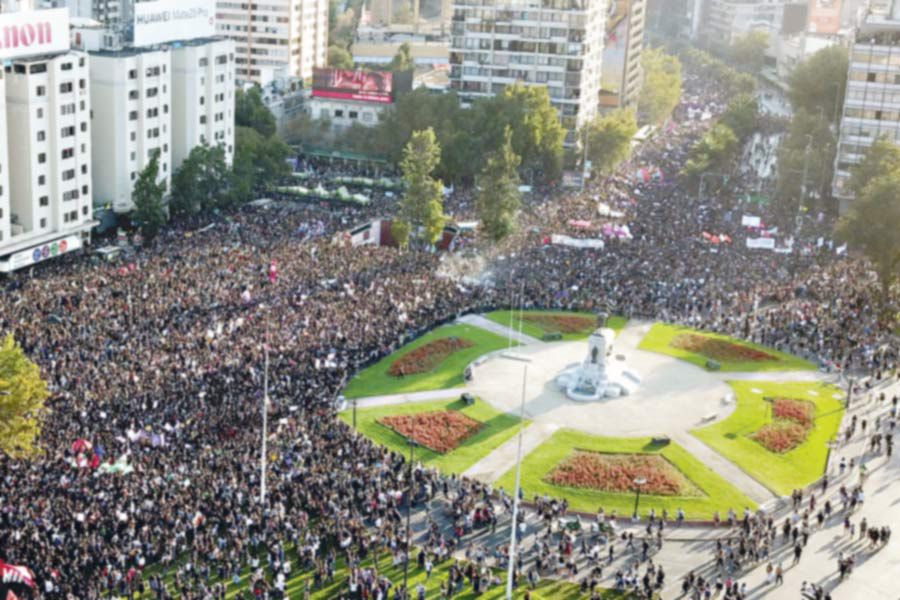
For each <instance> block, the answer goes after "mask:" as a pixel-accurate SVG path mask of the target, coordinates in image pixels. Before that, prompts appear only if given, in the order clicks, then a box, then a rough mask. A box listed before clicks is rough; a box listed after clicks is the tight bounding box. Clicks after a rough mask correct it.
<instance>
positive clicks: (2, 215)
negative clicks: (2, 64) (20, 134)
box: [0, 69, 10, 248]
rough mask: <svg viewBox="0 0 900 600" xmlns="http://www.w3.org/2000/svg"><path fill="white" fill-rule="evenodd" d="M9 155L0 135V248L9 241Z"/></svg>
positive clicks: (1, 92) (0, 91)
mask: <svg viewBox="0 0 900 600" xmlns="http://www.w3.org/2000/svg"><path fill="white" fill-rule="evenodd" d="M0 131H6V80H5V79H4V73H3V69H0ZM9 226H10V223H9V154H8V152H7V148H6V136H5V135H0V248H2V247H3V246H4V244H5V243H6V242H8V241H9V238H10V231H9Z"/></svg>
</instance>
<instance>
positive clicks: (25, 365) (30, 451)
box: [0, 334, 50, 458]
mask: <svg viewBox="0 0 900 600" xmlns="http://www.w3.org/2000/svg"><path fill="white" fill-rule="evenodd" d="M49 396H50V394H49V392H48V391H47V384H46V383H45V382H44V380H43V379H41V370H40V369H39V368H38V366H37V365H36V364H34V363H33V362H31V361H30V360H29V359H28V357H27V356H25V352H23V351H22V347H21V346H19V344H17V343H16V340H15V339H14V338H13V336H12V334H9V335H7V336H6V337H5V338H4V340H3V343H2V344H0V452H3V453H4V454H6V455H7V456H9V457H11V458H25V457H28V456H33V455H34V454H35V453H36V452H37V449H36V448H35V445H34V441H35V440H36V439H37V437H38V435H40V433H41V425H42V424H43V420H44V414H45V408H44V402H46V401H47V398H48V397H49Z"/></svg>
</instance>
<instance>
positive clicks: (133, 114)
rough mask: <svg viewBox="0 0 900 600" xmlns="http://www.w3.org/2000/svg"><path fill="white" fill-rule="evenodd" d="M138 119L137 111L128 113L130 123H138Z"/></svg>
mask: <svg viewBox="0 0 900 600" xmlns="http://www.w3.org/2000/svg"><path fill="white" fill-rule="evenodd" d="M137 118H138V112H137V111H136V110H133V111H131V112H130V113H128V120H129V121H137Z"/></svg>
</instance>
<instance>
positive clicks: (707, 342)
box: [669, 333, 779, 362]
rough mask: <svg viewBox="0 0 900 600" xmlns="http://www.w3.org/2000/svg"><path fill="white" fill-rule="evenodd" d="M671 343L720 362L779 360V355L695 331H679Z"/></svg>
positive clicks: (675, 346) (674, 346)
mask: <svg viewBox="0 0 900 600" xmlns="http://www.w3.org/2000/svg"><path fill="white" fill-rule="evenodd" d="M669 345H670V346H672V347H673V348H678V349H679V350H687V351H688V352H693V353H695V354H701V355H703V356H705V357H706V358H709V359H711V360H715V361H718V362H765V361H777V360H779V359H778V357H777V356H773V355H771V354H768V353H766V352H763V351H762V350H757V349H756V348H751V347H750V346H744V345H742V344H736V343H734V342H729V341H727V340H720V339H717V338H711V337H706V336H705V335H697V334H695V333H679V334H678V335H676V336H675V338H674V339H673V340H672V341H671V342H669Z"/></svg>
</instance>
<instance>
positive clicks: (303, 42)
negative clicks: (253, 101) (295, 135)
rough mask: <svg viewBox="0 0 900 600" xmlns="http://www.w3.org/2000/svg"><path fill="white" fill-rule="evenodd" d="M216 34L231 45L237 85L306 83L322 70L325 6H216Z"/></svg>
mask: <svg viewBox="0 0 900 600" xmlns="http://www.w3.org/2000/svg"><path fill="white" fill-rule="evenodd" d="M248 23H249V25H248ZM216 33H217V34H219V35H223V36H226V37H228V38H231V39H233V40H234V41H235V44H236V46H235V54H236V63H237V78H238V79H239V80H241V81H253V82H256V83H259V84H261V85H265V84H266V83H268V82H270V81H272V80H273V79H276V78H279V77H300V78H303V79H306V78H308V77H312V74H313V69H314V68H316V67H324V66H326V62H327V53H328V0H261V1H259V2H252V3H246V2H243V3H242V2H236V1H234V0H217V3H216Z"/></svg>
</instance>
